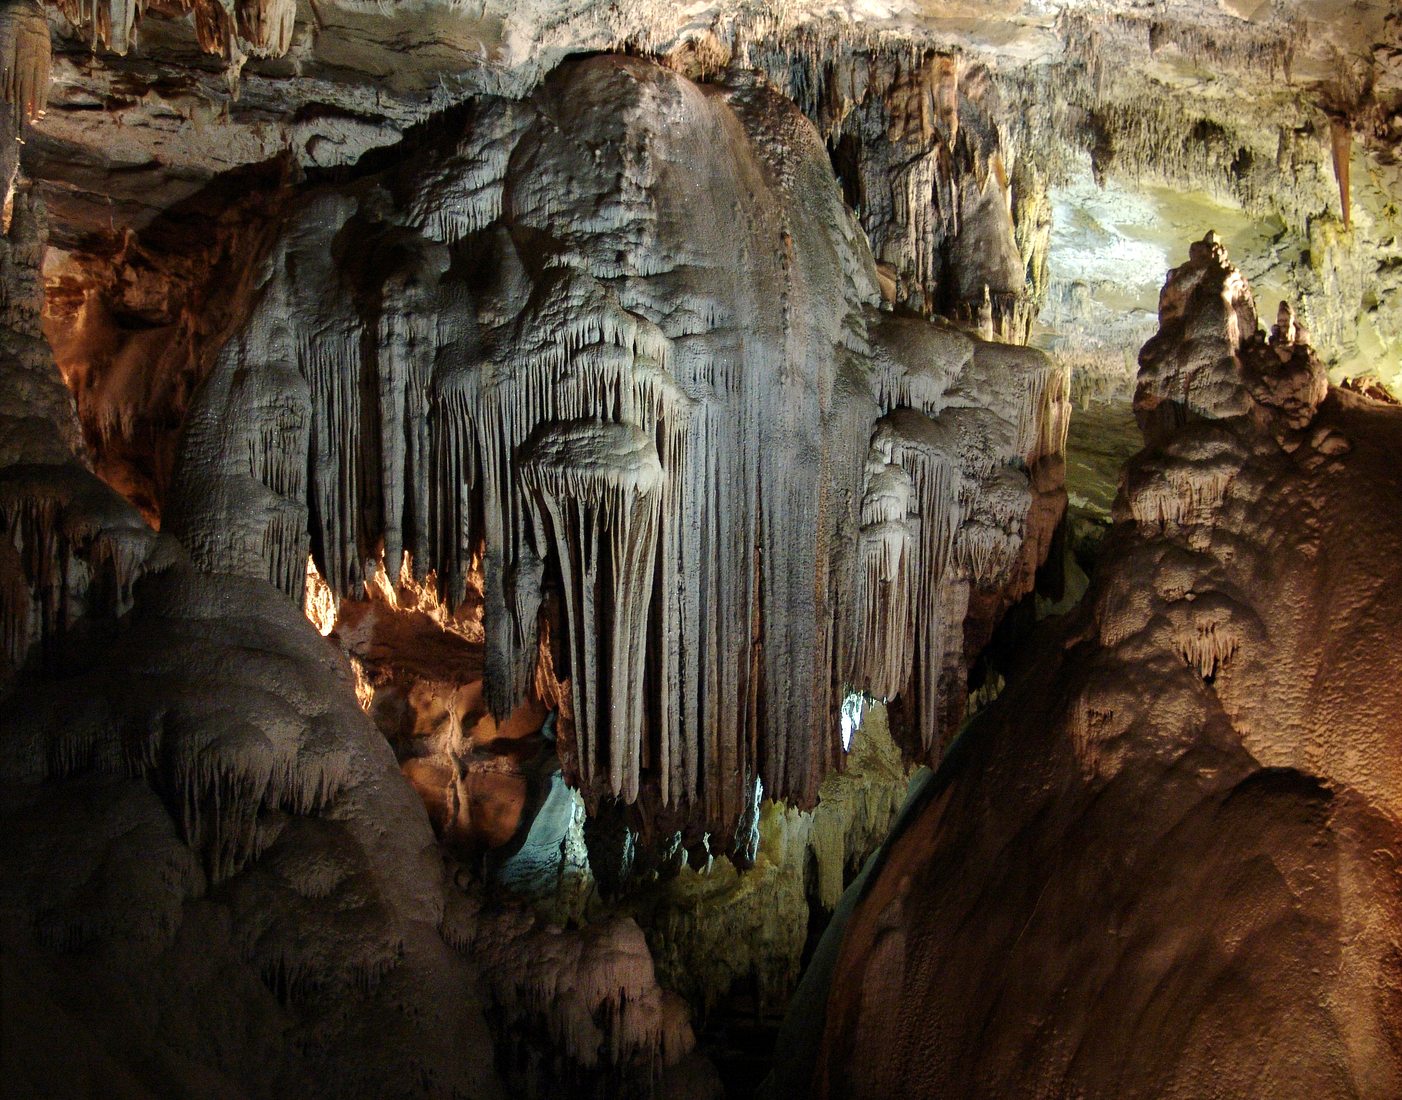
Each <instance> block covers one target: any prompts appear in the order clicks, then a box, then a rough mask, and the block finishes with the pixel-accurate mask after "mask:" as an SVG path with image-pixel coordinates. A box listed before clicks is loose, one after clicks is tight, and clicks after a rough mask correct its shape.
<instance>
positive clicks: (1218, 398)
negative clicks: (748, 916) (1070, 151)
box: [812, 235, 1402, 1097]
mask: <svg viewBox="0 0 1402 1100" xmlns="http://www.w3.org/2000/svg"><path fill="white" fill-rule="evenodd" d="M1302 335H1303V334H1302V333H1301V332H1300V330H1299V329H1298V328H1297V327H1296V326H1295V324H1294V321H1293V316H1292V315H1291V313H1290V311H1289V309H1288V307H1284V308H1282V310H1281V311H1280V315H1279V318H1278V321H1277V325H1276V327H1275V329H1274V331H1273V333H1272V335H1271V336H1270V337H1267V336H1266V335H1265V334H1264V333H1263V332H1261V331H1260V330H1259V329H1258V328H1257V325H1256V322H1255V306H1254V302H1253V301H1252V297H1251V293H1250V288H1249V287H1248V286H1247V285H1246V283H1245V281H1244V280H1243V279H1241V277H1240V275H1239V273H1237V272H1236V271H1235V269H1234V268H1232V267H1231V266H1230V264H1229V263H1228V262H1227V260H1226V257H1225V255H1224V254H1223V251H1222V249H1221V247H1220V245H1219V244H1218V243H1217V242H1216V241H1215V239H1214V238H1213V237H1212V236H1211V235H1209V237H1208V238H1206V239H1205V240H1204V241H1202V242H1199V243H1198V244H1195V245H1194V246H1193V248H1192V253H1191V256H1190V259H1189V261H1188V263H1187V264H1185V265H1184V266H1182V267H1180V268H1178V269H1176V270H1175V271H1174V272H1172V273H1171V274H1170V276H1169V279H1168V282H1167V285H1166V286H1165V289H1164V294H1163V309H1162V318H1161V326H1160V330H1159V333H1158V335H1157V336H1156V337H1155V338H1154V339H1153V340H1151V341H1150V343H1149V344H1148V345H1146V347H1145V349H1144V352H1143V355H1142V358H1141V363H1142V367H1141V373H1140V379H1139V389H1138V394H1137V397H1136V411H1137V412H1138V414H1139V416H1140V420H1141V423H1142V424H1143V425H1144V429H1145V436H1146V441H1147V442H1148V443H1149V446H1148V447H1147V448H1146V449H1145V450H1144V451H1143V452H1141V453H1140V454H1139V455H1138V456H1136V457H1135V458H1134V459H1133V461H1132V462H1131V463H1130V464H1129V467H1128V469H1127V470H1126V472H1125V476H1124V481H1123V484H1122V488H1121V493H1120V497H1119V501H1118V502H1117V505H1116V520H1117V523H1116V527H1115V529H1114V531H1113V532H1112V533H1111V535H1110V536H1109V541H1108V544H1107V547H1106V549H1105V550H1104V552H1103V557H1102V558H1101V565H1100V567H1099V569H1098V572H1097V575H1096V577H1095V581H1094V584H1093V587H1092V589H1091V592H1090V594H1089V595H1088V596H1087V598H1086V601H1085V603H1084V605H1083V607H1082V609H1081V610H1080V611H1078V612H1075V613H1073V614H1072V615H1071V616H1069V617H1068V618H1067V619H1065V620H1062V621H1060V622H1059V623H1056V622H1054V623H1053V624H1050V625H1049V626H1048V627H1047V628H1045V629H1044V632H1043V634H1042V636H1041V638H1040V642H1039V643H1038V644H1036V645H1035V646H1034V648H1033V649H1032V651H1030V652H1029V654H1028V655H1027V659H1026V661H1025V663H1024V665H1023V668H1022V674H1021V676H1020V677H1015V678H1013V680H1012V681H1011V682H1010V683H1009V685H1008V687H1007V689H1006V691H1005V692H1004V693H1003V695H1002V696H1001V697H1000V698H999V700H998V701H997V702H995V703H994V704H993V705H992V706H991V707H990V708H989V709H988V710H987V711H986V712H985V713H984V715H982V716H981V717H980V719H979V720H978V721H977V722H975V724H974V725H973V726H971V727H970V728H969V729H968V730H967V731H966V732H965V734H964V735H963V736H962V737H961V738H960V740H959V741H958V742H957V743H956V744H955V746H954V748H953V749H952V751H951V753H950V755H949V757H948V758H947V759H946V761H945V762H944V764H943V766H942V767H941V769H940V771H939V773H938V774H937V775H936V777H935V779H934V781H933V782H932V783H931V784H930V786H929V787H928V788H927V790H926V792H925V795H924V800H923V804H922V806H921V808H920V809H919V810H918V812H917V813H916V814H914V816H913V818H912V819H911V820H910V822H909V824H908V825H907V827H906V828H904V829H903V830H902V831H901V832H900V833H899V835H898V836H897V837H896V838H895V839H894V840H893V841H892V842H891V843H890V844H889V845H888V847H887V849H886V851H885V852H884V854H883V862H882V864H881V865H880V867H879V868H878V870H877V871H876V872H875V873H874V874H873V875H872V876H871V878H870V880H869V881H868V882H867V884H866V886H865V889H864V890H863V893H862V896H861V897H860V899H859V900H858V901H857V903H856V909H855V912H854V914H853V916H852V918H851V920H850V923H849V924H848V925H847V927H846V931H845V935H844V936H843V939H842V946H841V952H840V957H839V959H838V961H837V964H836V968H835V970H834V972H833V975H832V979H831V984H830V987H829V989H830V992H829V994H828V998H827V1016H826V1025H825V1027H824V1030H823V1035H824V1038H823V1044H822V1047H823V1049H822V1057H821V1059H820V1061H819V1064H818V1065H817V1067H816V1073H815V1076H814V1080H813V1083H812V1084H813V1089H814V1091H815V1094H817V1095H826V1096H854V1097H855V1096H881V1095H889V1094H891V1093H892V1092H894V1091H899V1092H900V1093H901V1094H902V1095H908V1096H947V1095H960V1096H1006V1095H1024V1094H1049V1095H1062V1094H1068V1095H1069V1094H1075V1095H1087V1096H1110V1095H1114V1096H1119V1097H1135V1096H1144V1097H1148V1096H1155V1097H1165V1096H1168V1097H1179V1096H1181V1097H1189V1096H1203V1095H1232V1096H1236V1095H1264V1094H1272V1095H1291V1096H1295V1095H1310V1096H1331V1097H1362V1096H1384V1095H1390V1094H1392V1093H1394V1092H1396V1091H1397V1089H1398V1088H1399V1082H1402V1056H1399V1052H1398V1048H1397V1045H1396V1041H1395V1030H1394V1028H1395V1023H1394V1021H1395V1020H1396V1019H1397V1014H1398V1011H1399V1008H1402V988H1399V985H1398V982H1397V978H1396V974H1395V968H1394V966H1393V963H1392V960H1393V959H1394V958H1395V957H1396V952H1397V950H1398V944H1399V937H1402V896H1399V893H1398V889H1397V881H1398V880H1397V873H1398V872H1397V866H1396V857H1395V855H1394V853H1395V852H1396V851H1397V850H1398V849H1397V844H1398V840H1399V836H1398V825H1397V822H1398V805H1397V796H1396V790H1397V782H1396V777H1397V774H1398V769H1399V766H1402V753H1399V751H1398V747H1397V745H1396V743H1395V738H1393V737H1392V728H1393V723H1392V720H1391V717H1390V716H1391V715H1392V714H1394V713H1395V711H1396V707H1397V706H1398V705H1399V703H1402V700H1399V699H1398V698H1397V697H1396V695H1397V693H1396V690H1395V685H1396V684H1397V683H1398V682H1399V680H1398V668H1397V660H1398V658H1397V652H1396V649H1395V647H1394V646H1392V645H1391V643H1390V641H1389V638H1390V633H1391V626H1390V623H1391V621H1392V611H1391V610H1390V609H1393V608H1395V606H1396V598H1397V592H1398V591H1402V587H1400V586H1402V576H1399V575H1398V565H1397V563H1398V561H1399V560H1400V559H1399V557H1398V549H1399V546H1402V528H1399V526H1398V520H1397V512H1396V509H1395V508H1394V507H1392V505H1391V503H1390V502H1391V501H1392V500H1393V499H1394V498H1395V496H1396V494H1397V493H1398V491H1399V485H1398V481H1397V478H1398V473H1397V471H1398V469H1399V466H1398V461H1397V456H1398V454H1399V453H1402V418H1399V416H1398V415H1397V409H1396V407H1395V406H1392V405H1384V404H1378V403H1374V402H1370V401H1368V400H1366V399H1363V398H1359V397H1356V396H1354V395H1352V394H1349V393H1345V392H1343V391H1340V390H1327V389H1326V385H1325V383H1324V380H1323V373H1322V368H1320V366H1319V364H1318V361H1317V359H1315V357H1314V355H1313V352H1312V351H1311V349H1310V348H1309V347H1308V345H1307V344H1305V343H1304V342H1303V341H1302Z"/></svg>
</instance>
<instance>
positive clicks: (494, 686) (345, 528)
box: [167, 58, 1067, 833]
mask: <svg viewBox="0 0 1402 1100" xmlns="http://www.w3.org/2000/svg"><path fill="white" fill-rule="evenodd" d="M663 119H666V120H667V121H666V125H665V126H664V125H662V120H663ZM693 144H704V145H705V146H706V147H707V148H710V149H712V150H713V153H712V155H711V156H710V157H709V158H708V159H707V160H706V161H705V162H703V163H700V164H697V165H694V166H693V167H692V169H691V171H690V172H689V173H685V174H683V173H679V172H677V171H676V170H675V169H674V168H673V167H672V166H673V165H674V164H676V163H678V161H679V160H680V159H681V158H682V156H683V153H682V150H683V149H684V148H686V147H688V146H689V145H693ZM698 175H699V177H700V178H699V179H698V178H696V177H697V176H698ZM800 194H801V195H803V196H804V198H803V200H802V201H798V200H797V198H796V196H798V195H800ZM737 214H738V215H739V216H740V217H741V218H742V221H741V223H740V224H741V226H742V234H741V235H740V236H739V237H738V238H734V237H732V238H731V239H729V240H727V239H725V238H723V237H722V236H721V235H720V234H719V233H718V227H719V226H721V225H724V224H726V223H727V222H728V221H731V220H733V219H734V218H735V217H736V216H737ZM352 241H354V242H357V246H356V248H355V251H354V252H350V251H347V250H348V249H349V248H350V247H351V242H352ZM878 301H879V295H878V293H877V287H876V279H875V273H874V270H873V267H872V261H871V259H870V254H869V253H868V252H867V251H866V249H865V246H864V243H863V239H862V235H861V233H860V230H859V229H858V228H857V226H856V225H855V223H854V221H853V219H852V216H851V214H850V212H848V211H847V210H846V209H845V208H844V207H843V205H842V203H841V198H840V195H839V193H838V191H837V189H836V187H835V186H834V184H833V182H832V177H831V175H830V170H829V169H828V166H827V161H826V157H825V156H824V154H823V152H822V149H821V146H820V145H819V144H818V142H817V140H816V135H814V133H813V131H812V129H811V127H809V125H808V123H807V122H806V121H805V120H804V119H803V118H802V116H801V115H799V114H798V113H797V112H796V111H795V110H794V108H793V107H792V106H791V105H788V104H787V103H785V101H783V100H782V99H781V98H780V97H778V96H777V95H775V94H774V92H772V91H771V90H769V89H768V88H767V87H765V86H764V85H762V84H759V83H756V82H754V81H753V80H750V79H742V78H739V77H737V78H736V79H735V80H734V81H733V82H732V83H731V84H729V85H722V86H698V85H695V84H693V83H691V82H690V81H688V80H686V79H684V78H683V77H681V76H678V75H676V74H675V73H673V72H670V71H668V70H666V69H664V68H660V67H658V66H656V65H653V64H650V63H646V62H641V61H630V60H620V59H615V58H601V59H598V60H596V61H590V62H581V63H576V64H572V65H569V66H566V67H564V68H563V69H562V70H561V71H560V72H558V73H557V74H556V75H555V76H554V77H552V79H551V80H550V81H549V82H547V84H546V85H545V87H544V88H542V90H541V91H540V92H539V93H538V94H537V95H536V96H534V97H532V98H531V99H530V100H527V101H525V102H523V103H517V102H512V101H504V100H494V101H493V100H489V101H486V102H485V103H483V104H482V105H481V106H480V108H479V109H478V110H476V111H475V112H474V113H473V115H472V117H471V118H469V119H468V120H467V121H466V122H465V123H464V124H463V125H462V128H461V129H460V130H459V131H457V132H452V131H447V132H437V133H433V134H431V135H428V136H426V137H425V140H424V144H423V145H422V146H421V147H420V150H419V152H418V153H417V154H416V155H415V156H414V157H409V158H406V159H404V160H403V161H402V162H401V165H400V167H399V168H398V169H397V170H396V171H395V172H393V173H392V174H389V175H385V176H381V177H377V178H375V179H373V180H368V181H366V182H365V183H363V184H359V185H357V186H355V187H353V188H349V189H323V190H322V191H320V192H318V193H316V194H315V195H313V196H312V197H309V199H308V200H307V202H306V203H305V204H304V205H303V207H302V209H301V210H299V211H298V212H297V213H296V214H294V215H293V216H292V217H291V219H290V220H289V223H288V225H287V227H286V229H285V230H284V233H283V236H282V240H281V243H280V244H279V245H278V246H277V247H276V248H275V249H274V251H273V253H272V255H271V256H270V257H269V260H268V261H267V263H266V264H265V266H264V268H263V269H262V275H261V276H260V292H259V300H258V303H257V305H256V306H255V307H254V309H253V312H252V314H251V316H250V318H249V320H248V322H247V324H246V326H245V327H244V329H243V330H242V332H240V333H239V334H238V335H237V336H236V337H235V338H234V339H233V340H231V341H230V343H229V344H228V345H227V347H226V349H225V351H224V353H223V355H222V357H221V359H220V363H219V365H218V366H217V367H216V369H215V371H214V372H213V373H212V374H211V376H210V378H209V380H208V381H207V382H206V384H205V386H204V390H203V392H202V394H201V395H200V397H199V399H198V400H197V401H196V404H195V407H194V408H193V410H192V413H191V419H190V424H189V427H188V428H187V432H186V438H185V444H184V452H183V457H182V459H181V463H180V473H179V475H178V478H177V483H176V489H175V493H174V495H173V500H172V502H171V504H170V507H169V509H168V517H167V526H168V529H170V530H172V531H174V532H176V533H178V534H179V535H180V536H181V537H182V539H184V540H185V541H186V542H187V543H188V544H189V545H190V546H191V547H192V548H193V552H194V554H195V557H196V560H197V561H198V562H200V563H201V565H202V566H203V567H205V568H210V569H219V570H226V571H231V572H237V573H242V574H247V575H255V576H261V577H266V578H267V579H268V580H270V581H272V582H273V583H274V584H276V585H278V586H279V587H281V588H282V589H283V590H284V591H286V592H287V593H288V594H289V595H291V596H293V597H294V598H299V599H300V597H301V591H302V585H303V580H304V569H303V563H304V561H305V560H306V555H307V552H308V549H310V551H311V553H312V555H313V557H314V558H315V559H316V561H317V565H318V568H319V569H320V570H321V572H322V574H323V575H324V576H325V577H326V579H327V582H328V583H329V584H330V585H331V587H332V588H333V589H334V590H335V591H337V592H338V593H340V594H342V595H352V594H354V593H355V591H356V589H357V588H358V586H359V585H360V584H361V583H363V581H364V580H365V579H366V578H367V577H368V575H369V574H370V572H371V571H372V570H373V557H374V555H375V553H376V552H377V549H376V548H377V547H378V546H380V545H381V544H382V545H383V550H384V555H385V567H386V569H387V570H390V571H396V570H397V565H398V561H399V555H400V553H401V552H402V551H404V550H407V551H409V552H411V553H412V557H413V561H414V562H415V565H416V568H418V569H420V570H433V571H434V573H435V575H436V577H437V578H438V579H439V582H440V583H441V584H442V585H443V589H444V592H445V594H446V597H447V598H448V599H450V600H453V601H456V600H459V599H461V597H462V594H463V593H464V591H465V588H464V578H465V577H466V575H467V571H468V569H469V567H470V563H471V562H472V561H473V560H476V559H478V558H479V557H480V560H481V561H482V562H483V564H484V568H485V573H484V576H485V591H484V610H485V618H484V628H485V636H486V647H487V648H486V653H485V683H484V695H485V698H486V700H487V702H488V705H489V706H490V708H491V710H492V711H493V712H494V713H495V714H496V715H497V716H498V718H504V717H505V716H506V715H508V714H509V713H511V712H512V711H513V710H514V709H515V708H516V707H517V706H519V705H520V704H521V702H522V701H523V700H524V699H525V698H526V696H527V694H528V693H529V692H530V691H531V690H533V687H532V686H533V684H534V682H535V673H536V667H537V661H538V656H539V652H540V640H539V639H540V635H539V629H540V628H539V622H540V621H541V616H542V613H543V612H542V608H543V607H546V605H547V604H549V603H551V599H550V597H551V595H552V593H553V594H554V600H553V603H554V605H555V606H557V607H558V609H559V610H558V621H556V622H554V623H553V624H552V626H551V632H550V637H551V638H552V639H558V643H555V645H556V648H555V651H554V658H553V667H554V672H555V675H556V676H557V677H558V678H559V679H560V680H562V681H564V680H568V682H569V693H570V699H571V705H570V708H569V714H568V716H567V717H566V719H565V720H564V721H562V730H561V742H562V751H563V752H564V754H565V758H566V760H567V765H568V767H567V771H568V774H569V775H570V777H571V779H572V780H574V781H575V782H578V783H579V784H580V785H581V786H582V788H583V789H584V790H585V792H586V796H587V798H588V799H590V800H593V799H596V798H598V797H601V796H611V797H618V798H621V799H622V800H623V801H625V802H634V801H637V800H639V799H642V800H644V801H648V800H651V801H654V802H656V803H658V804H660V805H662V806H666V807H673V808H680V809H682V810H683V811H684V812H685V813H687V814H689V815H691V816H692V817H693V818H694V819H695V820H697V821H700V822H704V823H707V824H708V825H709V826H710V827H711V828H712V830H713V831H715V832H718V833H727V832H730V831H732V830H733V827H734V822H735V821H736V820H737V818H738V816H739V814H740V813H741V809H742V802H743V799H744V797H745V795H744V786H745V780H746V777H748V776H758V777H759V778H761V779H762V781H763V783H764V787H765V790H766V792H768V793H769V794H770V795H771V796H773V797H785V798H794V799H797V800H799V801H800V802H805V803H811V802H812V800H813V799H814V797H815V796H816V791H817V784H818V782H819V781H820V780H821V778H822V775H823V773H824V771H825V770H826V768H827V767H828V765H829V764H830V763H831V762H832V761H833V760H834V759H835V758H836V757H837V755H838V753H839V752H840V748H839V745H838V744H837V728H836V727H837V723H836V720H835V716H836V713H837V708H838V704H839V703H840V701H841V698H840V696H841V692H842V691H843V689H844V687H845V686H847V685H850V686H852V687H855V688H860V689H866V688H870V689H871V690H873V691H877V692H878V694H880V695H882V696H887V695H896V694H908V695H910V696H911V698H912V699H913V700H918V702H916V703H914V704H913V713H914V714H915V715H916V728H917V729H918V733H919V747H920V749H921V751H923V752H924V753H926V754H929V753H931V752H935V751H937V749H938V745H939V743H940V729H941V728H942V726H941V723H942V722H944V721H945V717H944V713H943V711H942V709H941V704H940V700H941V698H942V691H943V690H944V685H943V683H942V680H943V679H947V678H948V675H949V668H950V667H951V662H952V664H953V665H954V666H957V664H958V662H959V661H960V660H961V654H962V638H961V636H960V630H959V627H960V624H961V623H962V621H963V619H964V617H965V606H966V602H967V593H968V591H969V588H970V586H973V587H975V588H978V587H983V588H1007V589H1008V590H1010V591H1021V590H1025V586H1026V584H1027V582H1028V580H1029V579H1030V578H1028V577H1027V576H1025V575H1024V574H1023V573H1021V572H1020V571H1019V570H1018V569H1016V568H1014V566H1015V564H1016V563H1017V562H1018V561H1019V560H1020V555H1021V552H1022V547H1023V543H1024V536H1025V533H1026V525H1027V523H1028V515H1029V512H1031V511H1032V500H1033V495H1034V485H1033V480H1032V475H1030V474H1029V472H1028V471H1038V470H1042V468H1043V466H1044V465H1045V463H1046V462H1048V461H1052V460H1054V458H1055V456H1056V454H1057V453H1058V452H1059V451H1060V449H1061V446H1062V441H1063V438H1064V432H1065V415H1066V409H1067V405H1066V379H1065V375H1064V372H1063V371H1062V370H1061V369H1060V368H1058V367H1056V366H1054V365H1052V364H1050V363H1048V362H1047V361H1046V360H1045V359H1044V358H1043V357H1042V356H1040V355H1039V354H1038V353H1036V352H1034V351H1030V350H1026V349H1020V348H1013V347H1008V346H1003V345H996V344H988V343H986V342H984V341H982V340H981V339H979V338H977V337H974V336H970V335H968V334H966V333H965V332H962V331H959V330H957V329H955V328H953V327H952V326H949V325H947V324H935V323H931V322H928V321H926V320H924V319H921V318H918V317H914V316H903V315H900V314H891V313H887V312H882V311H881V310H880V309H878V308H877V303H878ZM868 364H871V365H868ZM809 456H811V460H810V459H809ZM1048 469H1050V467H1049V468H1048ZM888 471H889V473H888ZM900 478H904V479H905V481H904V484H906V485H908V486H909V491H908V492H907V493H906V495H905V497H904V498H903V499H901V500H900V501H899V502H897V504H896V505H894V506H895V507H898V508H899V510H900V515H899V516H895V515H894V514H893V515H892V517H890V522H892V523H894V524H895V526H896V527H897V528H899V529H900V530H902V531H905V532H908V533H909V536H910V537H909V546H908V547H906V548H905V550H904V551H903V552H902V551H901V550H900V549H899V548H897V549H896V550H895V551H892V550H891V549H890V548H889V547H887V548H886V549H885V550H883V552H882V553H883V554H884V555H885V559H889V560H887V561H886V564H887V565H889V566H890V569H888V570H887V571H886V572H885V573H883V572H882V571H881V569H880V568H874V567H872V566H871V565H870V564H869V565H867V566H862V565H861V562H862V560H866V561H868V562H869V563H870V561H871V557H870V551H869V550H866V549H863V550H860V551H859V547H871V546H873V545H874V543H875V541H879V540H883V539H887V537H888V536H887V535H885V534H882V533H881V530H882V529H881V524H882V523H883V522H886V520H883V519H881V518H880V516H879V515H878V513H879V512H880V510H881V507H883V506H882V505H879V504H878V503H876V501H877V498H880V497H881V495H882V494H883V493H885V492H887V489H886V488H885V486H886V485H887V483H888V482H890V481H891V480H892V479H900ZM1037 478H1038V480H1037V484H1036V486H1035V491H1036V492H1038V493H1041V494H1043V495H1046V494H1050V499H1053V500H1054V499H1055V494H1056V487H1055V480H1054V475H1051V474H1045V475H1042V474H1039V475H1037ZM887 506H888V507H889V506H891V505H890V504H889V502H888V505H887ZM1035 515H1036V519H1035V524H1036V525H1037V530H1039V531H1042V533H1041V534H1039V535H1038V536H1037V537H1036V538H1034V539H1033V540H1032V544H1033V545H1034V546H1036V545H1040V543H1039V539H1044V538H1045V535H1046V531H1045V530H1043V527H1045V525H1046V523H1047V520H1048V519H1051V520H1052V522H1054V515H1053V516H1049V515H1047V514H1046V513H1045V511H1043V512H1038V513H1035ZM1048 530H1049V528H1048ZM884 545H885V543H883V546H884ZM862 555H867V556H866V558H865V559H863V558H862ZM957 593H964V595H963V596H962V597H961V596H959V595H957ZM546 614H547V617H548V611H547V612H546ZM864 617H866V618H864ZM867 618H869V619H870V623H869V624H868V622H867V621H866V619H867ZM882 623H884V624H886V625H884V626H883V625H881V624H882ZM905 633H909V634H910V635H911V637H913V638H914V639H915V641H914V651H915V652H918V653H919V654H920V659H919V660H918V661H916V660H915V659H914V657H910V658H905V657H902V656H901V655H900V654H901V652H902V650H903V646H902V643H901V642H900V641H899V640H897V642H896V643H895V647H894V651H888V644H889V643H890V642H891V639H892V638H893V637H894V636H895V635H897V634H902V635H903V634H905Z"/></svg>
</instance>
